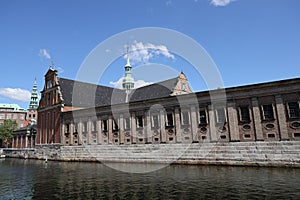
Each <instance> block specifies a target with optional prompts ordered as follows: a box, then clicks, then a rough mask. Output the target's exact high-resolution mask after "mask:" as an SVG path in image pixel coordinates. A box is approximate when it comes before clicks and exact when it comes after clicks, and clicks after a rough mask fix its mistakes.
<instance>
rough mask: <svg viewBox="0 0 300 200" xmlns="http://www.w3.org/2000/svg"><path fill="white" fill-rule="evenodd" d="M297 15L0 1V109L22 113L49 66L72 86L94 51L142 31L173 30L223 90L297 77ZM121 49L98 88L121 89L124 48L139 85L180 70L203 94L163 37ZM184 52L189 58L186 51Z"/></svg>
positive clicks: (157, 1) (159, 2)
mask: <svg viewBox="0 0 300 200" xmlns="http://www.w3.org/2000/svg"><path fill="white" fill-rule="evenodd" d="M299 10H300V1H298V0H153V1H146V0H130V1H129V0H101V1H96V0H95V1H91V0H76V1H71V0H63V1H61V0H51V1H50V0H44V1H38V0H27V1H19V0H1V1H0V62H1V74H0V103H16V104H19V105H20V106H21V107H23V108H25V109H27V107H28V105H29V99H30V93H31V90H32V86H33V83H34V80H35V79H36V82H37V86H38V91H39V92H40V91H42V90H43V86H44V75H45V73H46V72H47V70H48V69H49V66H50V65H51V63H53V65H54V68H55V69H56V70H58V72H59V76H60V77H64V78H69V79H76V80H77V78H78V72H80V69H81V67H82V66H83V65H84V63H85V62H86V60H87V58H89V55H91V52H93V51H94V50H95V48H96V47H99V45H100V46H101V44H103V42H105V41H107V40H110V39H111V38H112V37H116V36H118V35H120V33H124V32H125V31H130V30H133V29H141V28H145V27H146V28H147V27H157V28H163V29H167V30H172V31H175V32H178V33H180V34H183V35H185V36H186V37H188V38H190V39H192V40H193V41H194V42H196V43H197V44H199V45H200V46H201V47H202V48H203V50H205V52H206V53H207V55H209V57H210V58H211V59H212V60H213V62H214V64H215V66H216V67H217V69H218V71H219V73H220V77H221V78H222V81H223V85H224V87H233V86H239V85H247V84H253V83H262V82H268V81H276V80H282V79H290V78H299V75H300V26H299V25H300V23H299V19H300V12H299ZM165 39H166V40H167V38H165ZM116 40H118V37H117V39H116ZM158 41H159V42H158ZM118 42H119V44H121V45H123V46H122V48H119V49H118V50H116V51H118V52H117V53H116V55H118V56H117V57H116V58H115V59H114V60H112V61H111V63H110V64H109V65H108V66H100V67H101V68H103V67H104V68H105V72H104V73H103V74H101V76H99V75H98V76H99V77H98V78H99V80H98V82H97V83H98V84H101V85H106V86H110V87H119V86H120V80H121V78H122V76H123V75H124V66H125V64H126V59H125V57H126V56H125V54H126V47H129V52H130V53H129V55H130V61H131V65H132V67H133V72H134V73H133V75H134V78H135V80H136V81H137V82H136V85H142V84H149V83H152V82H157V81H161V80H164V79H167V78H172V77H175V76H176V75H178V74H179V73H180V72H181V71H183V72H184V73H185V74H186V76H187V78H188V80H189V82H190V85H191V87H192V89H193V91H195V92H197V91H203V90H207V89H208V87H207V85H206V83H205V81H204V79H205V78H203V77H201V74H199V73H198V71H197V69H196V68H195V67H194V66H193V64H191V62H190V60H186V58H185V57H183V56H182V55H178V54H176V52H175V51H174V49H172V48H171V46H172V45H171V44H170V43H169V44H166V43H167V42H166V43H164V38H161V39H160V40H157V41H154V42H153V41H147V40H145V41H142V40H132V41H129V40H127V41H125V40H124V41H123V40H121V41H118ZM176 42H177V41H174V43H176ZM179 42H180V41H179ZM111 49H113V48H109V47H108V48H107V49H105V51H106V52H107V53H111V52H110V51H111ZM189 51H190V52H189ZM187 53H189V54H193V53H194V52H192V51H191V50H190V49H189V47H187ZM196 53H197V52H196ZM96 59H99V60H100V61H99V62H100V63H101V60H104V59H103V56H102V57H101V56H100V55H99V57H96ZM199 59H201V57H199ZM89 73H90V74H91V73H93V71H91V70H90V71H89ZM87 81H88V80H87Z"/></svg>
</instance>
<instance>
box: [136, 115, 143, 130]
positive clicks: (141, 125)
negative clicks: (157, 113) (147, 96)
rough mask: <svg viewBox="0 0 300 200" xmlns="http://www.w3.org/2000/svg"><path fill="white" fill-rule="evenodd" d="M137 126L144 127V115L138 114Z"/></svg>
mask: <svg viewBox="0 0 300 200" xmlns="http://www.w3.org/2000/svg"><path fill="white" fill-rule="evenodd" d="M137 127H138V128H143V116H137Z"/></svg>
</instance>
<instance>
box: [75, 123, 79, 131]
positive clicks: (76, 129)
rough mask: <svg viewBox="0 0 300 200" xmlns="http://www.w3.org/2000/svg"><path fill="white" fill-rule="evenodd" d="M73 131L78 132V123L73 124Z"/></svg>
mask: <svg viewBox="0 0 300 200" xmlns="http://www.w3.org/2000/svg"><path fill="white" fill-rule="evenodd" d="M74 133H78V123H75V124H74Z"/></svg>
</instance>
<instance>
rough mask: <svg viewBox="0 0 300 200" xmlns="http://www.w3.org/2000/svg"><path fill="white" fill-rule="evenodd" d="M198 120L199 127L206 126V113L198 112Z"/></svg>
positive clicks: (203, 111)
mask: <svg viewBox="0 0 300 200" xmlns="http://www.w3.org/2000/svg"><path fill="white" fill-rule="evenodd" d="M199 118H200V120H199V123H200V124H201V125H206V124H207V119H206V112H205V110H200V112H199Z"/></svg>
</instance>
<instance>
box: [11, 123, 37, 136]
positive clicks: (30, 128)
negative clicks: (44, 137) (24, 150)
mask: <svg viewBox="0 0 300 200" xmlns="http://www.w3.org/2000/svg"><path fill="white" fill-rule="evenodd" d="M28 131H30V132H35V133H36V131H37V125H36V124H33V125H31V124H29V125H27V126H25V127H22V128H19V129H17V130H14V131H13V134H20V133H21V134H22V133H25V134H26V133H27V132H28Z"/></svg>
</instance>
